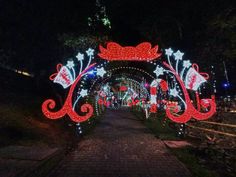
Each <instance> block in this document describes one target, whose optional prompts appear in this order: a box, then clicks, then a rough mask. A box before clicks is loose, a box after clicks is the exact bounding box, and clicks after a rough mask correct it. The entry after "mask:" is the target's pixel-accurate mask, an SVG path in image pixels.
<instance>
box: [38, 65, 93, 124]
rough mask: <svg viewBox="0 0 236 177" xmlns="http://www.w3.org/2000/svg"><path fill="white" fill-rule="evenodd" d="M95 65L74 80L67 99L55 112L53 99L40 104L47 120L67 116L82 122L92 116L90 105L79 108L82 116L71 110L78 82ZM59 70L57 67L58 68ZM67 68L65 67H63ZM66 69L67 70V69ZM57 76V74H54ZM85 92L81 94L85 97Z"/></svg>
mask: <svg viewBox="0 0 236 177" xmlns="http://www.w3.org/2000/svg"><path fill="white" fill-rule="evenodd" d="M95 64H96V63H94V64H91V65H90V66H89V67H87V68H86V69H84V70H83V72H81V73H80V74H79V75H78V76H77V77H76V79H75V81H74V82H73V84H72V85H71V87H70V90H69V93H68V95H67V98H66V100H65V102H64V104H63V107H62V108H61V109H59V110H57V111H53V109H54V108H56V102H55V101H54V100H53V99H47V100H46V101H44V103H43V104H42V112H43V114H44V115H45V116H46V117H47V118H49V119H60V118H62V117H64V116H65V115H68V116H69V117H70V119H71V120H72V121H74V122H83V121H86V120H87V119H89V118H90V117H91V116H92V115H93V107H92V105H90V104H88V103H86V104H83V105H82V106H81V107H80V111H81V112H82V113H84V115H83V116H81V115H79V114H78V113H77V112H75V109H73V100H74V99H73V92H74V90H75V88H76V86H77V84H78V82H79V81H80V80H81V78H82V76H83V75H84V74H85V73H86V72H88V70H89V69H91V68H92V67H94V65H95ZM58 68H59V67H58ZM65 68H67V67H65ZM67 69H68V68H67ZM56 74H57V73H56ZM53 77H55V74H54V75H52V76H51V77H50V79H53ZM86 93H87V92H86V90H85V91H83V92H82V93H81V96H82V95H84V96H85V95H86Z"/></svg>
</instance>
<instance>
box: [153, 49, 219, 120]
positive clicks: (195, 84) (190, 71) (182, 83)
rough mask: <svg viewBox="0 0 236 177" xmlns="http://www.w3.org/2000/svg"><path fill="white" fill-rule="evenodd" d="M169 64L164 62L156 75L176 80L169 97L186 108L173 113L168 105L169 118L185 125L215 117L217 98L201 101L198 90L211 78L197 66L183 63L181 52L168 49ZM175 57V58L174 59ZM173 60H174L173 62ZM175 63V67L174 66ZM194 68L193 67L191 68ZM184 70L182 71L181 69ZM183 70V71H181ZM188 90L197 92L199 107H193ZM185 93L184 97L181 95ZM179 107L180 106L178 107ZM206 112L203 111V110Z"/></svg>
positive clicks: (212, 97) (187, 62)
mask: <svg viewBox="0 0 236 177" xmlns="http://www.w3.org/2000/svg"><path fill="white" fill-rule="evenodd" d="M165 52H166V56H167V60H168V63H167V62H163V67H162V66H159V65H158V66H157V67H156V70H155V71H154V73H155V74H156V76H157V77H159V76H160V75H164V74H168V75H171V76H172V77H173V78H174V80H173V81H172V83H174V84H173V85H172V87H171V88H169V95H170V96H172V97H175V98H177V99H178V100H179V101H180V103H181V104H182V105H183V106H184V110H182V111H181V109H179V108H178V109H174V112H173V111H171V110H173V109H171V106H170V105H168V104H166V114H167V117H168V118H170V119H171V120H173V121H174V122H177V123H185V122H187V121H189V120H190V119H191V118H195V119H197V120H205V119H208V118H210V117H211V116H213V114H214V113H215V112H216V103H215V98H214V96H213V95H212V96H211V99H208V98H207V99H201V100H198V99H199V95H198V92H197V90H198V89H199V88H200V86H201V85H202V84H203V83H204V82H206V81H207V79H208V78H209V76H208V74H206V73H200V72H199V68H198V65H197V64H191V63H190V61H189V60H184V61H182V57H183V55H184V53H182V52H180V51H179V50H178V51H177V52H175V53H173V50H172V49H171V48H169V49H166V50H165ZM173 56H174V58H173ZM171 59H172V60H171ZM173 63H175V67H173V66H172V64H173ZM191 66H192V67H191ZM181 68H182V69H181ZM179 69H181V71H179ZM187 89H190V90H192V91H195V93H196V98H197V102H198V103H197V104H198V105H197V106H198V108H195V107H194V106H193V103H192V100H191V99H190V96H189V93H188V91H187ZM181 93H183V95H181ZM176 106H178V105H176ZM203 109H204V110H205V111H201V110H203Z"/></svg>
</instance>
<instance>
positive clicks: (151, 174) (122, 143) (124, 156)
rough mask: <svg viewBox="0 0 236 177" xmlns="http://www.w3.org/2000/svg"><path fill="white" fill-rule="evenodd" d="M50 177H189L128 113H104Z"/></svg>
mask: <svg viewBox="0 0 236 177" xmlns="http://www.w3.org/2000/svg"><path fill="white" fill-rule="evenodd" d="M49 176H50V177H54V176H57V177H72V176H75V177H189V176H191V175H190V173H189V171H188V170H187V169H186V167H185V166H184V165H183V164H182V163H181V162H180V161H178V160H177V158H176V157H175V156H173V155H171V154H170V152H169V151H168V149H167V148H166V147H165V145H164V144H163V142H162V141H161V140H159V139H157V138H155V137H154V136H153V135H152V134H150V132H149V131H148V129H147V128H146V127H145V126H144V125H143V124H142V123H141V122H140V121H138V120H136V118H135V116H134V115H132V113H130V112H128V111H126V110H107V112H106V114H105V116H104V118H103V119H102V120H101V123H99V124H98V125H97V127H96V128H95V129H94V131H93V133H92V134H90V135H88V136H86V137H85V138H84V140H82V141H81V142H80V143H79V144H78V148H77V149H76V150H75V151H73V152H71V154H69V155H68V156H67V157H66V158H65V159H64V160H63V161H62V162H61V163H60V164H59V165H58V167H57V168H56V169H55V170H54V171H53V172H52V173H51V174H50V175H49Z"/></svg>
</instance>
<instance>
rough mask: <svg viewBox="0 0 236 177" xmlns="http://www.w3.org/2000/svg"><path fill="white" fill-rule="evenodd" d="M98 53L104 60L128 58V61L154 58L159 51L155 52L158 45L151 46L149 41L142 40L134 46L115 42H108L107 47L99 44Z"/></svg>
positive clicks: (159, 54) (158, 55) (158, 54)
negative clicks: (124, 45) (125, 45)
mask: <svg viewBox="0 0 236 177" xmlns="http://www.w3.org/2000/svg"><path fill="white" fill-rule="evenodd" d="M99 49H100V53H99V54H98V56H99V57H101V58H102V59H105V60H111V61H117V60H128V61H146V60H154V59H156V58H159V57H160V56H161V53H157V51H158V45H156V46H155V47H153V48H152V45H151V44H150V43H149V42H143V43H141V44H139V45H137V46H136V47H131V46H128V47H122V46H121V45H119V44H117V43H115V42H109V43H108V44H107V49H105V48H104V47H102V46H101V45H100V46H99Z"/></svg>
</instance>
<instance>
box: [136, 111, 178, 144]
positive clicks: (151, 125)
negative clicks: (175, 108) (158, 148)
mask: <svg viewBox="0 0 236 177" xmlns="http://www.w3.org/2000/svg"><path fill="white" fill-rule="evenodd" d="M132 112H133V114H134V115H135V116H136V117H137V118H139V119H141V120H142V121H143V123H144V124H145V125H146V127H147V128H148V129H150V130H151V131H152V133H153V134H154V135H155V136H156V137H158V138H160V139H162V140H178V139H180V138H179V137H178V136H177V133H176V130H175V129H176V127H175V124H173V123H172V122H170V121H169V119H166V118H165V114H164V113H163V112H158V113H155V114H154V113H152V114H151V115H150V116H149V118H148V119H146V118H145V115H144V113H143V112H142V111H140V110H139V109H138V108H134V109H133V110H132Z"/></svg>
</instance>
